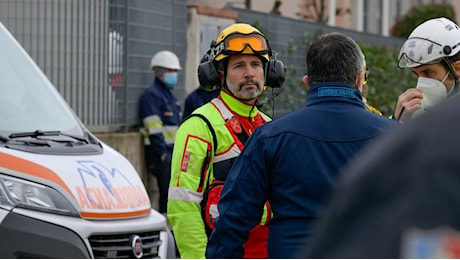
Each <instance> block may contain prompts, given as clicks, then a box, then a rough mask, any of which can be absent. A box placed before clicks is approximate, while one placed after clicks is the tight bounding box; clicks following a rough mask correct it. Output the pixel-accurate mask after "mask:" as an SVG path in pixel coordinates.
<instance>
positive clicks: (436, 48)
mask: <svg viewBox="0 0 460 260" xmlns="http://www.w3.org/2000/svg"><path fill="white" fill-rule="evenodd" d="M459 51H460V29H459V27H458V26H457V25H456V24H455V23H454V22H452V21H451V20H449V19H446V18H444V17H441V18H434V19H431V20H428V21H426V22H424V23H422V24H420V25H419V26H417V27H416V28H415V29H414V30H413V31H412V33H411V34H410V35H409V37H408V38H407V40H406V42H404V44H403V46H402V47H401V50H400V51H399V57H398V67H400V68H413V67H417V66H420V65H424V64H435V63H438V62H440V61H441V60H442V59H443V58H445V57H451V56H454V55H455V54H457V53H458V52H459Z"/></svg>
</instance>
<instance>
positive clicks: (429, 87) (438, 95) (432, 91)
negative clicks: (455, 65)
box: [416, 73, 449, 109]
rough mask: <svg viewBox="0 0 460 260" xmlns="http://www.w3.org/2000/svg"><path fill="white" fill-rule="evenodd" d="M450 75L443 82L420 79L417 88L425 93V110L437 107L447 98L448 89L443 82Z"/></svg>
mask: <svg viewBox="0 0 460 260" xmlns="http://www.w3.org/2000/svg"><path fill="white" fill-rule="evenodd" d="M448 75H449V73H447V74H446V77H444V79H443V80H442V82H441V81H439V80H436V79H432V78H425V77H419V78H418V81H417V87H416V88H419V89H421V90H422V91H423V99H422V108H423V109H428V108H429V107H432V106H434V105H436V104H437V103H439V102H440V101H441V100H442V99H444V98H445V97H446V96H447V89H446V87H445V86H444V84H443V82H444V81H445V80H446V79H447V76H448Z"/></svg>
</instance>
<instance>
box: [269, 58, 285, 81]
mask: <svg viewBox="0 0 460 260" xmlns="http://www.w3.org/2000/svg"><path fill="white" fill-rule="evenodd" d="M285 79H286V67H285V66H284V64H283V62H282V61H280V60H276V59H272V58H270V60H269V61H268V62H267V65H266V69H265V86H267V87H271V88H280V87H281V86H282V85H283V82H284V80H285Z"/></svg>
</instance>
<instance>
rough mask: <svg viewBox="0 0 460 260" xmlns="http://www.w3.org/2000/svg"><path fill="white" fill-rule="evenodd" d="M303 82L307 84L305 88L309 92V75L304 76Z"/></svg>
mask: <svg viewBox="0 0 460 260" xmlns="http://www.w3.org/2000/svg"><path fill="white" fill-rule="evenodd" d="M302 81H303V83H304V84H305V87H306V88H307V90H309V89H310V84H308V76H307V75H305V76H303V78H302Z"/></svg>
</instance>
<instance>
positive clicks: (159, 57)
mask: <svg viewBox="0 0 460 260" xmlns="http://www.w3.org/2000/svg"><path fill="white" fill-rule="evenodd" d="M150 69H151V70H153V71H154V73H155V80H154V82H153V83H152V84H151V85H150V87H149V88H148V89H146V90H145V91H144V93H142V95H141V96H140V99H139V119H140V130H141V133H142V134H143V136H144V148H145V150H144V154H145V162H146V167H147V170H148V171H149V172H150V173H151V174H153V175H154V176H155V177H156V178H157V182H158V188H159V193H160V198H159V212H160V213H166V209H167V201H168V186H169V180H170V178H171V173H170V172H171V156H172V151H173V144H174V139H175V136H176V131H177V127H178V125H179V123H180V106H179V104H178V101H177V98H176V97H175V96H174V94H173V92H172V91H171V90H172V89H173V88H174V86H175V85H176V84H177V71H178V70H181V69H182V68H181V66H180V63H179V59H178V58H177V56H176V55H175V54H174V53H172V52H170V51H166V50H164V51H160V52H158V53H156V54H155V55H154V56H153V57H152V60H151V61H150Z"/></svg>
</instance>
